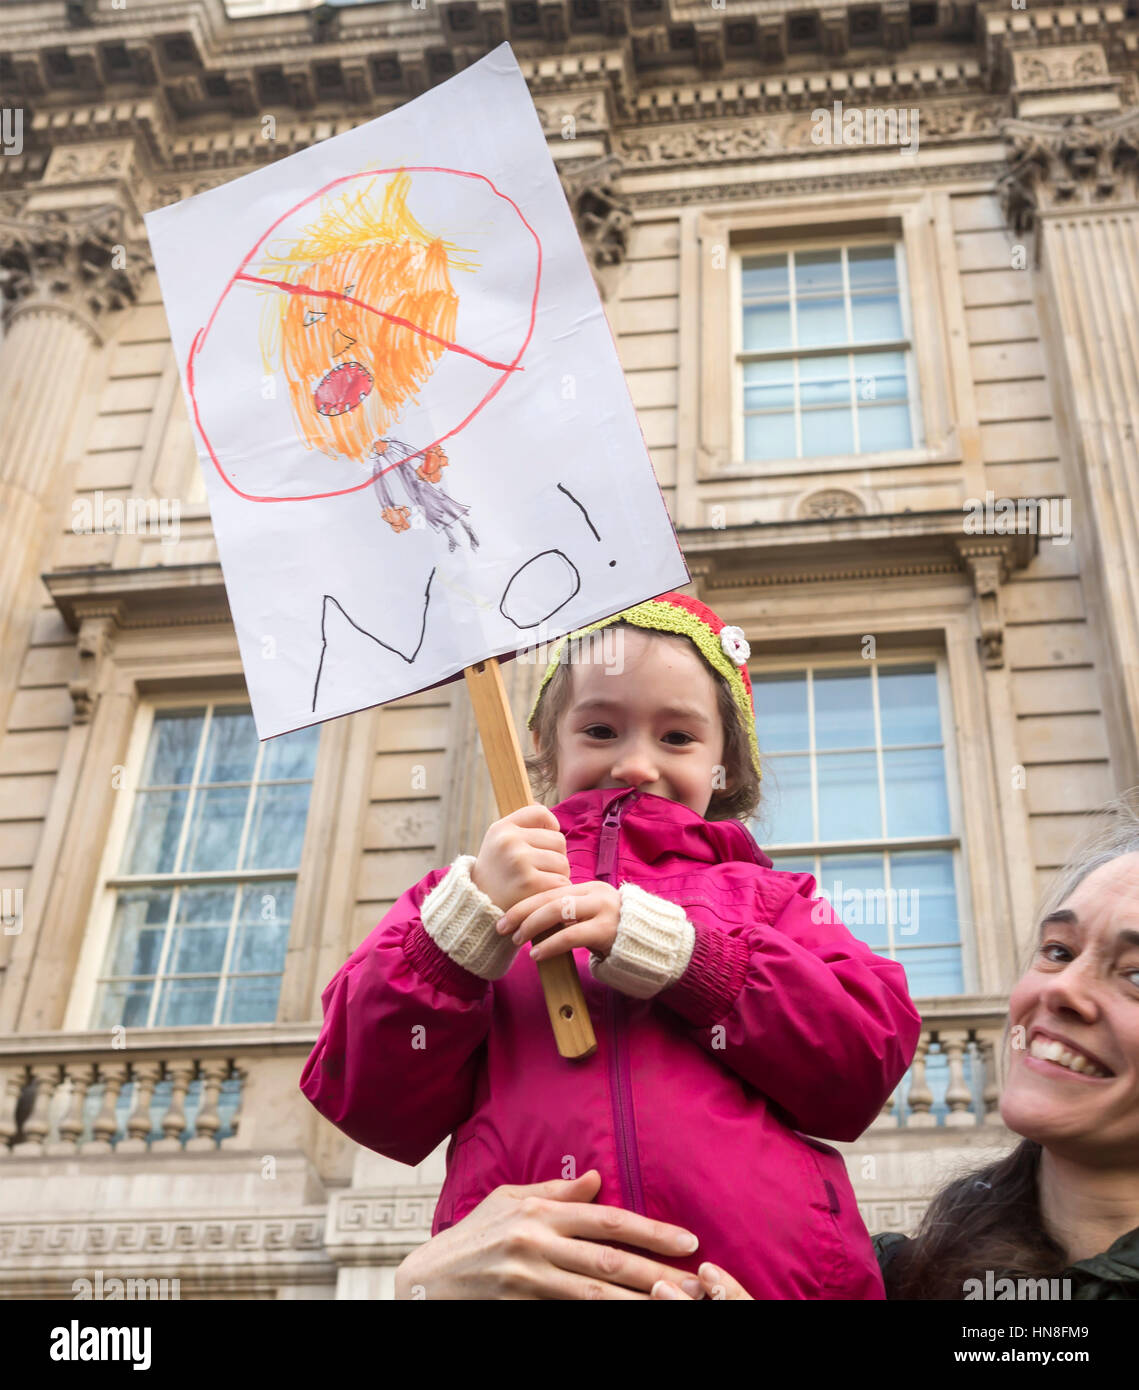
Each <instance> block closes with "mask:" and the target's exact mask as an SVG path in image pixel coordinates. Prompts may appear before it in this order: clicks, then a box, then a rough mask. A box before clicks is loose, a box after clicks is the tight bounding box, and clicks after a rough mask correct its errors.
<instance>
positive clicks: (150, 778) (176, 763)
mask: <svg viewBox="0 0 1139 1390" xmlns="http://www.w3.org/2000/svg"><path fill="white" fill-rule="evenodd" d="M203 722H204V720H203V717H202V714H201V712H200V711H193V710H159V711H158V713H157V714H156V715H155V716H154V728H153V729H152V730H151V733H150V744H149V746H148V748H147V750H146V761H145V763H144V764H143V769H142V781H141V783H140V784H139V785H140V786H143V787H150V786H169V785H171V784H176V783H177V784H184V783H188V782H189V780H190V778H191V776H192V775H193V771H194V759H195V758H196V757H197V753H198V741H199V740H200V738H201V735H202V724H203Z"/></svg>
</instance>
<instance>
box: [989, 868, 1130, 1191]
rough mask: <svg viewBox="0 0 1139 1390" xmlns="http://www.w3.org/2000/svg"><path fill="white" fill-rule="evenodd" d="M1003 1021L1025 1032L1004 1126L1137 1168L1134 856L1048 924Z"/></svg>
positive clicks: (1091, 879) (1019, 1036)
mask: <svg viewBox="0 0 1139 1390" xmlns="http://www.w3.org/2000/svg"><path fill="white" fill-rule="evenodd" d="M1009 1022H1010V1023H1011V1024H1012V1025H1013V1027H1014V1028H1018V1027H1019V1028H1020V1029H1023V1030H1024V1031H1023V1033H1014V1035H1013V1036H1014V1040H1018V1041H1017V1045H1016V1046H1014V1047H1013V1048H1012V1049H1010V1061H1009V1075H1008V1080H1007V1082H1006V1084H1005V1088H1004V1092H1003V1094H1002V1096H1001V1116H1002V1118H1003V1119H1004V1122H1005V1124H1007V1125H1008V1127H1009V1128H1010V1129H1012V1130H1015V1131H1016V1133H1017V1134H1022V1135H1024V1136H1026V1137H1027V1138H1030V1139H1036V1140H1037V1141H1039V1142H1040V1143H1042V1144H1044V1145H1045V1146H1046V1147H1047V1148H1048V1149H1050V1150H1054V1151H1057V1152H1060V1153H1063V1154H1066V1155H1072V1156H1077V1157H1081V1158H1083V1159H1085V1160H1087V1159H1089V1158H1090V1159H1091V1160H1092V1161H1094V1162H1096V1163H1097V1164H1101V1165H1102V1164H1104V1163H1112V1164H1115V1165H1116V1166H1120V1165H1126V1166H1129V1167H1134V1166H1135V1165H1137V1164H1139V854H1127V855H1122V856H1120V857H1119V858H1117V859H1113V860H1111V861H1110V862H1109V863H1107V864H1104V865H1103V866H1102V867H1100V868H1098V869H1096V871H1095V872H1094V873H1091V874H1089V875H1088V877H1087V878H1085V879H1084V881H1083V882H1082V883H1081V884H1079V886H1078V887H1077V888H1076V889H1075V891H1074V892H1073V893H1072V894H1071V896H1070V897H1069V898H1068V899H1067V901H1066V902H1065V903H1064V904H1063V905H1062V907H1061V908H1060V910H1059V911H1057V912H1054V913H1052V914H1051V915H1050V916H1049V917H1047V918H1045V920H1044V922H1043V923H1042V925H1041V928H1040V939H1039V944H1038V948H1037V951H1036V955H1035V958H1034V960H1033V962H1032V965H1031V966H1030V967H1029V969H1028V970H1027V972H1026V973H1025V975H1024V977H1023V978H1022V979H1021V981H1020V982H1019V984H1018V985H1017V986H1016V988H1015V989H1014V990H1013V992H1012V995H1011V996H1010V998H1009ZM1022 1044H1023V1045H1022ZM1060 1049H1062V1052H1060V1054H1059V1055H1056V1054H1057V1052H1058V1051H1059V1050H1060ZM1049 1052H1051V1053H1053V1056H1052V1057H1049V1056H1048V1055H1047V1054H1048V1053H1049ZM1073 1063H1074V1066H1073V1065H1072V1064H1073ZM1089 1068H1090V1069H1089Z"/></svg>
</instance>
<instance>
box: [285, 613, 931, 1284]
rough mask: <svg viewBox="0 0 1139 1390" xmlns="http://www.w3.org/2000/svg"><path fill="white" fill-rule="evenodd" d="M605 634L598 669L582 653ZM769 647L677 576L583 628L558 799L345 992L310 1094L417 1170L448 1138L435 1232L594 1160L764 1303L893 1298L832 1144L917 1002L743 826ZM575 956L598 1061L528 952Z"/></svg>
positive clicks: (465, 875)
mask: <svg viewBox="0 0 1139 1390" xmlns="http://www.w3.org/2000/svg"><path fill="white" fill-rule="evenodd" d="M611 626H613V627H615V628H616V631H615V633H614V634H613V635H614V637H615V638H616V639H617V641H616V647H615V648H614V649H612V650H611V651H610V653H609V655H608V656H607V657H606V659H605V660H603V661H600V662H591V663H585V662H582V661H581V660H580V659H576V660H575V659H574V658H580V657H581V655H582V650H583V639H584V638H585V636H586V635H587V634H592V633H595V632H598V631H599V630H600V629H602V628H607V627H611ZM590 641H591V642H592V643H593V644H594V645H595V646H596V645H599V642H598V640H596V639H593V638H590ZM614 651H615V652H616V659H614ZM563 653H566V654H567V655H568V656H569V657H570V658H571V659H570V660H568V661H563V660H562V655H563ZM748 655H749V651H748V647H747V643H746V642H745V641H744V640H743V633H742V632H741V631H740V629H739V628H726V627H725V626H724V623H723V621H722V620H721V619H720V618H719V617H718V616H717V615H716V614H715V613H714V612H713V611H712V610H711V609H710V608H708V607H707V606H706V605H704V604H703V603H700V602H699V601H698V600H696V599H693V598H689V597H687V596H686V595H682V594H678V593H666V594H661V595H660V596H659V597H657V598H655V599H652V600H650V601H648V602H645V603H640V604H637V605H635V606H634V607H633V608H629V609H626V610H625V611H624V612H622V613H619V614H617V615H615V616H614V617H612V618H609V619H606V620H604V621H602V622H600V623H593V624H590V625H589V627H587V628H583V629H581V630H580V631H579V632H578V633H574V634H572V635H571V637H570V638H563V639H562V641H561V643H560V644H559V645H558V647H557V648H556V649H555V651H554V656H553V660H552V661H551V662H550V665H549V668H548V670H547V671H546V674H545V677H544V679H543V681H542V685H541V687H540V689H539V691H538V696H537V699H536V700H535V702H534V708H533V709H532V710H531V713H530V718H529V720H528V721H527V723H528V727H530V728H531V729H532V730H533V739H534V748H535V756H534V757H533V758H532V759H529V760H528V763H529V765H530V766H531V771H532V772H534V773H536V774H538V780H539V782H542V781H544V780H546V779H548V778H550V777H551V776H552V778H553V779H554V780H555V782H556V786H557V791H558V796H559V798H560V799H559V801H558V803H557V805H556V806H555V807H554V808H553V810H552V811H550V810H548V809H547V808H545V807H543V806H539V805H533V806H527V807H524V808H523V809H522V810H520V811H515V812H513V813H512V814H511V815H509V816H505V817H503V819H501V820H498V821H495V822H494V824H493V825H491V827H490V828H489V830H488V831H487V832H486V835H485V837H484V838H483V842H482V846H481V848H480V850H479V853H478V855H477V856H474V855H460V856H459V857H458V858H457V859H456V860H455V862H454V863H453V864H452V865H450V867H449V868H447V869H435V870H432V872H431V873H429V874H428V875H427V876H426V877H425V878H423V879H422V880H420V882H419V883H417V884H415V885H414V886H413V887H411V888H409V889H408V890H407V892H406V893H404V894H403V896H402V897H401V898H400V899H399V900H398V902H396V903H395V905H394V906H393V907H392V908H391V909H390V910H389V912H388V913H387V915H386V916H385V917H384V919H383V920H382V921H381V922H380V924H379V925H378V926H377V927H376V928H375V930H374V931H373V932H372V934H371V935H370V936H369V937H368V939H367V940H366V941H365V942H364V943H363V945H361V946H360V947H359V949H358V950H357V951H355V952H354V953H353V955H352V956H350V957H349V959H348V960H347V962H346V963H345V964H344V966H343V967H342V968H341V969H340V970H339V971H338V972H337V974H336V976H335V977H334V978H333V980H332V981H331V983H330V984H329V985H328V987H327V989H326V990H325V991H324V995H323V998H322V1002H323V1006H324V1026H323V1028H322V1030H321V1034H320V1037H319V1039H318V1040H317V1044H316V1047H315V1048H314V1049H313V1052H312V1055H311V1056H310V1057H309V1059H308V1062H307V1063H306V1065H305V1069H304V1072H303V1074H302V1077H301V1089H302V1091H303V1092H304V1094H305V1095H306V1096H307V1097H308V1099H309V1100H310V1101H311V1102H312V1103H313V1105H315V1106H316V1108H317V1109H318V1110H319V1111H320V1112H321V1114H322V1115H324V1116H325V1117H326V1118H327V1119H329V1120H330V1121H331V1122H332V1123H333V1124H335V1125H336V1126H338V1127H339V1128H340V1129H341V1130H343V1131H344V1132H345V1133H346V1134H347V1135H349V1136H350V1137H351V1138H353V1139H355V1140H356V1141H357V1142H358V1143H360V1144H363V1145H365V1146H366V1147H368V1148H371V1149H374V1150H376V1151H377V1152H379V1153H382V1154H385V1155H387V1156H388V1157H390V1158H393V1159H396V1160H398V1161H400V1162H402V1163H408V1164H416V1163H419V1162H421V1161H422V1160H423V1159H424V1158H426V1157H427V1155H428V1154H429V1153H430V1152H431V1151H432V1150H433V1149H434V1148H435V1147H436V1146H437V1145H438V1144H439V1143H441V1142H442V1140H443V1139H444V1138H445V1137H446V1136H447V1135H448V1134H451V1135H453V1137H452V1140H451V1144H450V1146H449V1148H448V1151H447V1177H446V1181H445V1182H444V1184H443V1189H442V1192H441V1194H440V1198H439V1203H438V1206H437V1208H436V1212H435V1221H434V1224H433V1226H432V1234H437V1233H438V1232H439V1231H441V1230H444V1229H446V1228H447V1227H449V1226H451V1225H453V1224H454V1223H455V1222H456V1221H458V1220H460V1219H461V1218H462V1217H463V1216H465V1215H466V1214H467V1213H468V1212H469V1211H470V1210H471V1209H472V1208H473V1207H475V1206H477V1205H478V1203H479V1202H481V1201H482V1199H483V1198H484V1197H486V1196H487V1194H488V1193H490V1192H491V1191H492V1190H493V1189H494V1188H495V1187H497V1186H499V1185H500V1184H504V1183H509V1184H516V1183H532V1182H539V1181H543V1180H545V1179H548V1178H569V1177H574V1176H576V1175H577V1174H579V1173H584V1172H586V1171H587V1170H588V1169H590V1168H596V1169H598V1170H599V1171H600V1173H601V1175H602V1185H601V1189H600V1191H599V1193H598V1196H597V1200H598V1202H599V1203H601V1204H605V1205H612V1206H620V1207H625V1208H627V1209H629V1210H632V1211H635V1212H639V1213H641V1214H642V1215H646V1216H649V1217H652V1218H656V1219H659V1220H661V1221H666V1222H670V1223H672V1224H675V1225H678V1226H684V1227H686V1228H687V1229H689V1230H691V1231H694V1232H695V1233H696V1234H697V1236H698V1237H699V1242H700V1244H699V1249H698V1250H697V1251H696V1252H694V1253H693V1254H692V1255H691V1256H689V1257H680V1258H679V1259H678V1260H677V1261H676V1265H677V1267H678V1268H682V1269H688V1270H691V1271H695V1270H696V1269H697V1268H698V1266H699V1264H700V1263H701V1261H703V1260H710V1261H712V1262H714V1263H715V1264H717V1265H719V1266H720V1267H721V1268H727V1269H730V1270H731V1271H732V1272H733V1274H734V1275H735V1276H736V1278H737V1279H738V1280H739V1281H740V1283H741V1284H742V1285H743V1287H744V1288H745V1289H747V1291H748V1292H749V1293H750V1294H751V1295H752V1296H753V1297H755V1298H855V1299H861V1298H882V1297H883V1291H882V1282H881V1278H880V1276H879V1273H878V1267H877V1263H876V1261H875V1258H874V1253H873V1250H872V1247H871V1244H870V1239H869V1236H868V1235H867V1233H866V1229H865V1227H864V1226H863V1224H862V1221H861V1219H860V1218H859V1214H858V1209H857V1206H856V1205H855V1200H854V1193H853V1190H852V1188H851V1185H850V1182H849V1180H848V1178H847V1173H846V1167H845V1164H844V1161H843V1159H842V1156H841V1155H840V1154H839V1153H838V1152H836V1151H835V1150H834V1149H832V1148H830V1147H829V1146H827V1145H825V1144H821V1143H819V1142H817V1139H818V1138H826V1139H839V1140H852V1139H856V1138H857V1137H858V1135H860V1134H861V1133H862V1131H863V1130H864V1129H865V1128H866V1127H867V1126H868V1125H869V1124H870V1122H871V1121H872V1120H873V1119H874V1118H875V1116H876V1115H877V1114H878V1113H879V1111H880V1109H881V1107H882V1105H883V1104H884V1102H885V1101H886V1099H887V1098H888V1097H889V1095H890V1094H891V1092H892V1091H893V1089H894V1087H895V1085H896V1084H897V1082H898V1081H899V1080H900V1078H901V1077H902V1075H903V1074H904V1072H905V1070H906V1067H907V1066H908V1065H909V1062H910V1060H911V1058H912V1056H913V1053H914V1049H915V1047H916V1045H917V1039H918V1033H919V1030H920V1019H919V1016H918V1013H917V1011H916V1010H915V1008H914V1006H913V1004H912V1003H911V1002H910V999H909V995H908V993H907V990H906V982H905V975H904V972H903V970H902V968H901V966H900V965H898V964H896V963H895V962H893V961H890V960H887V959H885V958H883V957H881V956H878V955H875V954H874V952H872V951H871V950H870V949H869V947H867V946H864V945H863V944H862V943H861V942H859V941H858V940H856V939H855V938H854V937H853V936H851V934H850V933H849V932H848V931H847V930H846V928H845V927H844V926H843V925H842V924H841V922H839V921H837V920H836V919H835V917H834V915H833V913H832V912H831V910H830V908H829V905H828V904H827V902H826V900H825V899H817V900H814V899H812V894H813V892H814V888H815V884H814V880H813V878H812V877H811V876H810V875H809V874H797V873H779V872H776V871H775V870H773V869H772V867H771V861H770V860H769V859H768V858H767V856H766V855H765V854H764V853H763V852H762V851H761V850H760V849H759V848H758V846H757V845H756V843H755V841H754V840H753V839H752V837H751V835H750V834H749V833H748V831H747V829H746V828H745V827H744V825H743V824H742V823H741V819H740V817H746V816H748V815H750V814H751V813H752V812H753V811H754V809H755V806H756V804H757V801H758V784H759V776H760V763H759V750H758V746H757V740H756V732H755V713H754V707H753V704H752V694H751V681H750V678H749V676H748V672H747V666H746V664H745V663H746V660H747V657H748ZM538 790H539V794H541V788H539V789H538ZM551 929H556V930H554V932H553V935H551V936H549V937H547V938H545V939H544V940H543V941H542V942H541V943H540V944H539V945H536V946H532V947H531V948H530V949H529V950H528V951H527V950H526V949H524V943H528V942H532V940H533V938H534V937H535V936H540V935H542V934H543V933H545V932H547V931H550V930H551ZM561 951H573V953H574V960H575V962H576V964H577V966H578V972H579V974H580V975H581V978H582V987H583V989H584V992H585V998H586V1003H587V1004H588V1006H589V1012H590V1016H591V1018H592V1020H593V1026H594V1030H595V1032H596V1034H597V1041H598V1048H597V1051H596V1052H595V1053H594V1054H593V1056H591V1057H589V1058H588V1059H586V1060H584V1061H577V1062H570V1061H567V1060H565V1059H563V1058H562V1057H560V1056H559V1054H558V1052H557V1049H556V1046H555V1044H554V1039H553V1035H552V1033H551V1030H550V1024H549V1018H548V1015H547V1013H546V1005H545V1000H544V996H543V994H542V989H541V984H540V981H539V976H538V970H537V968H536V966H535V965H534V963H533V961H534V957H535V956H545V957H546V958H549V957H550V956H553V955H554V954H556V953H558V952H561ZM587 966H588V969H586V967H587ZM808 1135H811V1136H816V1137H815V1138H808V1137H807V1136H808Z"/></svg>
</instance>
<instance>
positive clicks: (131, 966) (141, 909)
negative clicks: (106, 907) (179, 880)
mask: <svg viewBox="0 0 1139 1390" xmlns="http://www.w3.org/2000/svg"><path fill="white" fill-rule="evenodd" d="M172 897H173V894H172V893H168V892H167V893H163V892H159V891H158V890H156V889H139V890H137V891H134V892H129V893H120V894H119V895H118V898H117V900H116V902H115V919H114V922H113V924H112V927H111V954H110V964H109V968H108V970H107V974H108V975H153V974H154V973H155V971H156V970H157V969H158V962H159V960H160V958H161V956H162V940H163V937H164V936H165V934H166V923H167V920H168V919H169V916H170V902H171V899H172Z"/></svg>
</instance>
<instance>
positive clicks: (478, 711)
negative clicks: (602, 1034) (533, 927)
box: [463, 657, 597, 1059]
mask: <svg viewBox="0 0 1139 1390" xmlns="http://www.w3.org/2000/svg"><path fill="white" fill-rule="evenodd" d="M463 674H464V675H465V676H466V678H467V690H468V691H469V692H470V697H471V704H472V706H473V707H474V711H475V719H476V721H477V723H478V726H479V737H480V738H481V739H482V746H483V756H484V757H485V758H486V763H487V768H488V769H489V771H490V780H491V785H492V786H493V787H494V795H495V799H496V800H497V802H498V810H499V814H500V815H502V816H507V815H509V814H510V812H511V811H517V810H518V809H519V808H520V807H522V806H529V805H532V804H533V802H534V798H533V795H532V794H531V791H530V779H529V777H528V776H527V775H526V764H525V763H524V762H523V760H522V750H521V749H520V748H519V746H518V734H517V732H516V730H515V727H514V720H513V718H512V716H511V712H510V705H509V702H508V701H507V698H506V691H505V690H504V689H503V685H502V672H501V671H500V670H499V666H498V661H497V659H496V658H494V657H488V658H487V660H486V661H480V662H478V663H477V664H476V665H474V666H468V667H466V668H465V669H464V671H463ZM510 905H511V904H509V903H507V904H505V906H507V907H509V906H510ZM538 975H539V978H540V979H541V981H542V991H543V993H544V994H545V996H546V1008H547V1010H548V1011H549V1015H550V1026H551V1027H552V1028H553V1030H554V1040H555V1041H556V1043H557V1045H558V1051H559V1052H560V1053H561V1055H562V1056H563V1057H568V1058H571V1059H578V1058H585V1057H590V1056H592V1055H593V1053H594V1052H596V1051H597V1039H596V1038H595V1037H594V1034H593V1024H592V1023H591V1022H590V1018H589V1010H588V1009H587V1008H586V1004H585V995H584V993H583V992H582V988H581V979H580V978H579V976H578V973H577V966H576V965H575V964H574V959H573V953H572V951H567V952H566V953H564V954H563V955H558V956H554V957H553V958H552V959H550V960H547V961H539V962H538Z"/></svg>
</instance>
